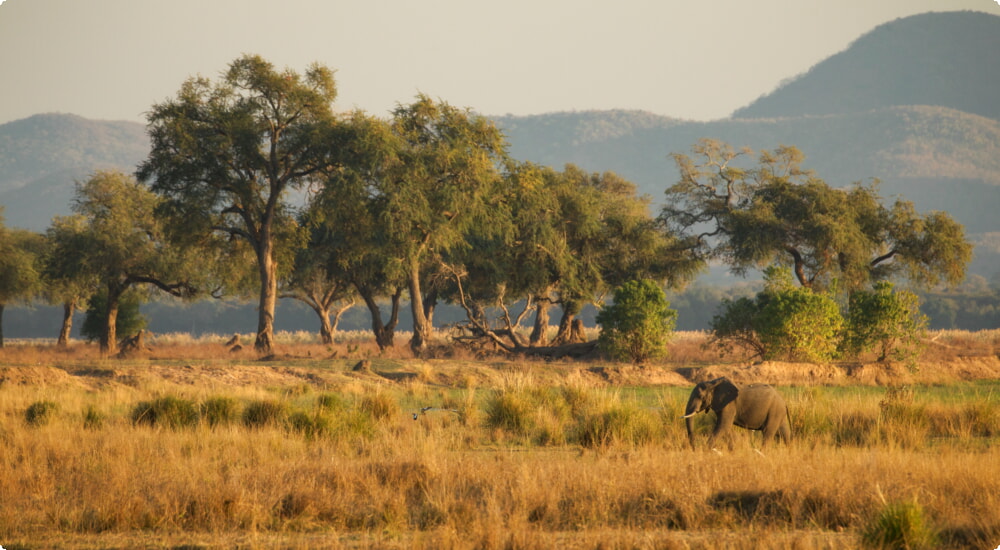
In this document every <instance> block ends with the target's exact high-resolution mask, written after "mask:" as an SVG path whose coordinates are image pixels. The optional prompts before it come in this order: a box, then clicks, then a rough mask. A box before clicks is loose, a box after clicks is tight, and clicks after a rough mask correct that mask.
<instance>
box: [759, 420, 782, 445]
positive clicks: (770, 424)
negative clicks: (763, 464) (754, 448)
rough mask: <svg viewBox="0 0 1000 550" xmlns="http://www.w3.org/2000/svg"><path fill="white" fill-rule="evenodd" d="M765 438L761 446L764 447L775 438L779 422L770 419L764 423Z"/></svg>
mask: <svg viewBox="0 0 1000 550" xmlns="http://www.w3.org/2000/svg"><path fill="white" fill-rule="evenodd" d="M763 433H764V439H763V440H762V441H761V442H760V448H761V449H763V448H764V447H766V446H767V442H768V441H771V440H772V439H774V435H775V434H776V433H778V423H777V422H774V421H772V420H770V419H769V420H768V421H767V423H765V424H764V432H763Z"/></svg>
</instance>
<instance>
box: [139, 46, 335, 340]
mask: <svg viewBox="0 0 1000 550" xmlns="http://www.w3.org/2000/svg"><path fill="white" fill-rule="evenodd" d="M336 94H337V91H336V86H335V83H334V78H333V71H332V70H330V69H328V68H326V67H324V66H322V65H319V64H314V65H312V66H310V67H309V68H308V69H307V70H306V71H305V73H304V74H303V75H299V74H298V73H296V72H295V71H292V70H290V69H285V70H283V71H279V70H276V69H275V68H274V66H273V65H272V64H271V63H268V62H267V61H265V60H263V59H262V58H261V57H259V56H254V55H245V56H242V57H240V58H238V59H236V60H235V61H233V62H232V63H231V64H230V66H229V70H228V71H227V72H226V73H225V74H224V75H223V77H222V79H221V80H220V81H219V82H216V83H212V82H210V81H209V80H207V79H205V78H200V77H199V78H192V79H190V80H188V81H187V82H185V83H184V84H183V86H182V87H181V89H180V91H179V92H178V94H177V97H176V98H175V99H171V100H168V101H165V102H163V103H160V104H157V105H154V106H153V108H152V110H151V112H150V114H149V115H148V118H147V120H148V123H149V126H148V127H149V135H150V138H151V141H152V149H151V151H150V154H149V157H148V158H147V159H146V161H144V162H143V163H142V164H141V165H140V167H139V170H138V176H139V178H140V179H141V180H143V181H151V182H152V186H151V188H152V189H153V191H154V192H156V193H158V194H159V195H161V196H163V197H165V198H166V199H167V202H166V203H165V204H164V210H165V211H167V212H169V213H170V215H171V216H172V217H174V218H175V219H177V220H178V221H176V222H174V223H177V224H182V226H183V227H184V228H186V230H187V231H189V232H195V233H199V232H200V233H210V232H216V233H222V234H224V235H227V236H229V237H231V238H232V239H235V240H241V241H243V242H245V243H248V244H249V245H250V248H251V249H252V250H253V252H254V255H255V257H256V263H257V271H258V275H259V283H260V290H259V307H258V323H257V337H256V341H255V342H254V347H255V348H256V349H257V350H258V351H260V352H269V351H270V350H271V348H272V346H273V332H274V309H275V303H276V299H277V296H278V280H279V276H280V271H279V270H280V268H281V266H282V261H281V257H282V254H284V258H285V262H284V265H285V267H289V268H290V263H291V258H292V257H293V256H294V248H295V246H298V245H301V244H302V242H303V240H304V236H303V234H302V232H301V231H297V230H296V223H295V216H294V215H293V212H292V207H291V206H290V204H289V202H288V201H289V197H288V195H289V192H290V191H292V190H300V189H302V188H303V187H305V186H307V185H309V184H310V183H314V182H319V181H321V180H322V179H323V178H324V176H325V175H326V174H328V173H329V172H330V171H331V170H332V169H333V167H334V165H333V163H332V162H331V156H330V152H331V149H332V148H334V147H335V146H336V143H337V138H336V135H335V134H336V131H337V127H338V119H337V117H336V116H335V114H334V113H333V110H332V103H333V100H334V99H335V97H336ZM282 235H284V236H286V237H288V239H282Z"/></svg>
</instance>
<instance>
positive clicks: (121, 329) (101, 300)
mask: <svg viewBox="0 0 1000 550" xmlns="http://www.w3.org/2000/svg"><path fill="white" fill-rule="evenodd" d="M142 302H143V297H142V294H140V293H139V292H138V291H136V290H128V291H126V292H125V293H124V294H122V297H121V299H120V300H119V302H118V316H117V317H116V318H115V333H116V334H118V336H119V337H124V336H130V335H132V334H135V333H137V332H139V331H140V330H143V329H145V328H146V325H147V324H148V323H149V321H148V320H147V319H146V317H145V316H143V315H142V313H140V312H139V306H141V305H142ZM87 303H88V304H89V307H88V308H87V314H86V315H85V316H84V318H83V324H82V325H81V326H80V335H81V336H83V337H84V338H86V339H87V341H88V342H93V341H96V340H100V338H101V332H102V330H103V329H104V319H105V317H106V313H105V312H106V311H107V309H108V291H107V290H106V289H102V290H100V291H98V292H97V294H95V295H93V296H91V297H90V299H89V300H88V302H87Z"/></svg>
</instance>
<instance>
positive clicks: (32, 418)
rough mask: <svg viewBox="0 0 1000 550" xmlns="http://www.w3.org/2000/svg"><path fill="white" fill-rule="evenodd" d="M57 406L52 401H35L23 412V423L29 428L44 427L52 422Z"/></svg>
mask: <svg viewBox="0 0 1000 550" xmlns="http://www.w3.org/2000/svg"><path fill="white" fill-rule="evenodd" d="M58 410H59V405H58V404H56V403H55V402H53V401H35V402H34V403H32V404H31V405H28V408H27V409H25V411H24V421H25V422H26V423H27V424H28V425H29V426H44V425H46V424H48V423H49V421H50V420H52V417H54V416H55V414H56V411H58Z"/></svg>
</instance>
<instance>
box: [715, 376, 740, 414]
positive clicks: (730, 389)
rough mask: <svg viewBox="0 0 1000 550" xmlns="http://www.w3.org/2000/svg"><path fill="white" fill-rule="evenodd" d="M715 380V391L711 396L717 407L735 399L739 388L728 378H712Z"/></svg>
mask: <svg viewBox="0 0 1000 550" xmlns="http://www.w3.org/2000/svg"><path fill="white" fill-rule="evenodd" d="M712 382H715V383H716V384H715V392H714V394H713V396H712V403H713V404H717V405H718V406H719V408H721V407H723V406H725V405H727V404H729V403H732V402H733V401H736V397H737V396H739V394H740V388H739V387H738V386H737V385H736V384H733V383H732V382H730V381H729V379H728V378H719V379H716V380H713V381H712Z"/></svg>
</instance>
